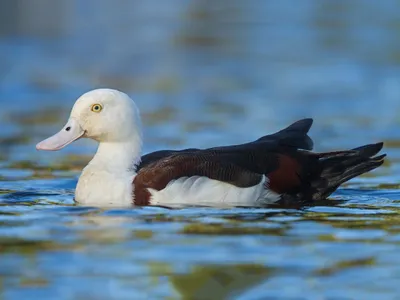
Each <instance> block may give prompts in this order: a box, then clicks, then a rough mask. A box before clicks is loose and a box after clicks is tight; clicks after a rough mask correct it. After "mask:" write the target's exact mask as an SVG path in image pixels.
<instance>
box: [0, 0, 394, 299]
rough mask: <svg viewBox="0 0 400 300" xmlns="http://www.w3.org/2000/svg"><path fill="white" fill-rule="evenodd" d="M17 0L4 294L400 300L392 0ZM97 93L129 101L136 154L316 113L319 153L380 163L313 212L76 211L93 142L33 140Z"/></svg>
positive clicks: (7, 36)
mask: <svg viewBox="0 0 400 300" xmlns="http://www.w3.org/2000/svg"><path fill="white" fill-rule="evenodd" d="M12 3H14V2H11V1H10V2H9V3H8V4H6V3H2V4H0V20H2V22H3V23H2V24H3V25H2V26H0V56H1V59H0V78H1V80H0V104H1V106H0V107H1V109H0V295H1V297H2V299H335V300H336V299H341V300H344V299H346V300H347V299H398V295H399V294H400V287H399V284H398V282H399V280H400V259H399V253H400V218H399V217H398V216H397V213H398V212H399V211H400V190H399V186H400V184H399V182H400V130H399V125H400V117H399V116H400V68H399V62H400V40H399V28H400V17H399V14H398V11H399V9H400V4H399V3H398V2H397V1H384V2H379V1H372V0H370V1H366V0H365V1H361V0H359V1H353V2H351V3H350V2H342V1H334V2H332V1H319V0H308V1H302V2H301V3H300V2H299V3H298V2H287V1H262V0H258V1H247V2H243V1H235V0H218V1H213V2H209V1H202V0H197V1H194V0H191V1H187V0H170V1H165V2H161V1H155V0H149V1H130V2H129V1H126V2H120V3H119V4H118V5H116V4H114V2H108V1H93V0H92V1H78V0H75V1H66V0H62V1H61V0H60V1H47V0H46V1H41V2H40V3H39V2H35V3H36V4H29V3H28V2H26V3H25V2H24V3H22V2H21V3H20V5H13V4H12ZM4 12H6V13H4ZM47 12H52V13H51V14H48V13H47ZM96 87H112V88H118V89H121V90H123V91H125V92H127V93H128V94H130V95H131V96H132V97H133V98H134V100H135V101H136V102H137V104H138V106H139V107H140V110H141V112H142V117H143V123H144V136H145V141H144V142H145V152H149V151H155V150H158V149H164V148H185V147H210V146H216V145H224V144H232V143H240V142H247V141H251V140H252V139H256V138H258V137H259V136H261V135H264V134H266V133H271V132H274V131H276V130H279V129H281V128H282V127H284V126H287V125H288V124H289V123H291V122H293V121H295V120H297V119H300V118H303V117H313V118H314V119H315V123H314V126H313V128H312V130H311V133H310V134H311V136H312V137H313V139H314V142H315V150H316V151H328V150H337V149H345V148H350V147H356V146H359V145H362V144H365V143H371V142H378V141H384V142H385V143H386V145H385V149H384V151H385V152H386V153H387V154H388V159H387V161H386V163H385V164H384V165H383V166H382V167H381V168H379V169H378V170H375V171H374V172H372V173H370V174H368V175H365V176H362V177H358V178H355V179H354V180H352V181H350V182H349V183H347V184H345V185H344V186H343V187H342V188H341V189H339V190H338V191H337V192H336V193H335V194H334V195H333V196H332V197H331V198H330V199H329V200H328V201H325V202H323V203H318V204H316V205H314V206H308V207H301V208H284V207H282V208H281V207H274V208H272V207H271V208H265V209H242V208H240V209H239V208H231V209H217V208H197V207H187V208H182V209H164V208H155V207H145V208H131V209H100V208H95V207H80V206H75V205H74V203H73V194H74V188H75V185H76V181H77V176H78V175H79V173H80V170H81V168H82V167H83V166H84V165H85V164H86V162H87V161H88V160H89V159H90V157H91V155H93V153H94V151H95V149H96V144H95V143H94V142H91V141H84V140H83V141H78V142H76V143H75V144H73V145H71V146H69V147H68V148H66V149H64V150H62V151H60V152H55V153H43V152H37V151H36V150H35V147H34V146H35V144H36V143H37V142H38V141H40V140H42V139H43V138H45V137H47V136H48V135H50V134H52V133H54V132H56V131H57V130H58V129H59V128H61V126H63V125H64V123H65V121H66V120H67V118H68V114H69V110H70V108H71V106H72V105H73V103H74V101H75V99H76V98H77V97H78V96H79V95H80V94H81V93H83V92H85V91H87V90H90V89H93V88H96Z"/></svg>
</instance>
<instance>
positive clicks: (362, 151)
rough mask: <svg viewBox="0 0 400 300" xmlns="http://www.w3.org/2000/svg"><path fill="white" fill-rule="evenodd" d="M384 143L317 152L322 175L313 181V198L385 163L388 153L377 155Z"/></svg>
mask: <svg viewBox="0 0 400 300" xmlns="http://www.w3.org/2000/svg"><path fill="white" fill-rule="evenodd" d="M382 147H383V143H377V144H369V145H365V146H361V147H358V148H354V149H352V150H349V151H338V152H329V153H317V154H316V155H317V156H318V158H319V159H318V160H319V166H320V168H321V169H320V171H321V173H320V176H319V177H318V179H315V180H314V181H312V182H311V189H310V191H312V192H311V195H309V196H311V198H312V200H321V199H325V198H326V197H328V196H329V195H330V194H332V193H333V192H334V191H335V190H336V189H337V188H338V187H339V186H340V185H341V184H343V183H344V182H346V181H348V180H350V179H352V178H354V177H356V176H359V175H361V174H363V173H366V172H369V171H371V170H373V169H375V168H377V167H379V166H380V165H382V164H383V162H384V158H385V156H386V154H382V155H379V156H375V155H376V154H377V153H378V152H379V151H381V149H382Z"/></svg>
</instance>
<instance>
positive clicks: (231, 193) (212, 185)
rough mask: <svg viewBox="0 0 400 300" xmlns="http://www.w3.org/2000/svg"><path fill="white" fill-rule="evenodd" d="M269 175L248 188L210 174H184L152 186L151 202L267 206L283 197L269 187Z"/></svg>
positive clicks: (160, 203) (161, 203) (157, 203)
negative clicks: (154, 186) (158, 185)
mask: <svg viewBox="0 0 400 300" xmlns="http://www.w3.org/2000/svg"><path fill="white" fill-rule="evenodd" d="M267 185H268V178H266V177H265V176H264V177H263V179H262V180H261V182H260V183H259V184H257V185H255V186H252V187H248V188H240V187H237V186H234V185H232V184H229V183H225V182H221V181H218V180H213V179H209V178H207V177H201V176H193V177H182V178H179V179H177V180H174V181H171V182H170V183H169V184H168V185H167V186H166V187H165V188H164V189H162V190H160V191H157V190H154V189H149V191H150V193H151V199H150V204H151V205H165V206H168V205H185V204H189V205H229V206H264V205H267V204H271V203H274V202H277V201H279V200H280V195H279V194H277V193H274V192H273V191H271V190H269V189H266V186H267Z"/></svg>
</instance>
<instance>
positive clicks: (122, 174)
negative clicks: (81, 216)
mask: <svg viewBox="0 0 400 300" xmlns="http://www.w3.org/2000/svg"><path fill="white" fill-rule="evenodd" d="M141 148H142V142H141V137H140V136H139V135H138V136H135V137H133V138H130V139H127V140H126V141H125V142H101V143H100V144H99V148H98V149H97V152H96V155H95V156H94V157H93V159H92V160H91V161H90V163H89V164H88V165H87V166H86V167H85V169H84V170H83V172H82V174H81V176H80V178H79V181H78V185H77V187H76V191H75V200H76V201H77V202H79V203H82V204H86V205H101V206H109V205H113V206H130V205H132V203H133V184H132V182H133V179H134V177H135V176H136V166H137V164H138V163H139V162H140V154H141Z"/></svg>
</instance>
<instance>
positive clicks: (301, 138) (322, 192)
mask: <svg viewBox="0 0 400 300" xmlns="http://www.w3.org/2000/svg"><path fill="white" fill-rule="evenodd" d="M312 123H313V119H311V118H307V119H302V120H299V121H297V122H294V123H293V124H291V125H290V126H288V127H287V128H284V129H282V130H280V131H278V132H276V133H273V134H269V135H265V136H263V137H261V138H259V139H257V140H254V141H251V142H247V143H243V144H237V145H229V146H217V147H213V148H206V149H197V148H188V149H181V150H179V149H178V150H159V151H156V152H151V153H148V154H146V155H143V156H142V144H143V143H142V140H143V139H142V123H141V118H140V114H139V110H138V108H137V106H136V104H135V102H134V101H133V100H132V99H131V98H130V97H129V96H128V95H127V94H126V93H124V92H121V91H118V90H115V89H108V88H100V89H95V90H91V91H89V92H87V93H85V94H83V95H82V96H80V97H79V98H78V99H77V100H76V102H75V104H74V106H73V107H72V110H71V113H70V116H69V119H68V121H67V123H66V124H65V126H64V127H63V128H62V129H61V130H60V131H59V132H58V133H56V134H55V135H53V136H51V137H49V138H47V139H45V140H43V141H41V142H39V143H38V144H37V145H36V149H37V150H44V151H56V150H60V149H62V148H64V147H66V146H67V145H69V144H71V143H72V142H74V141H76V140H79V139H81V138H88V139H92V140H94V141H97V142H98V148H97V152H96V154H95V155H94V157H93V158H92V160H91V161H90V162H89V163H88V164H87V166H86V167H85V168H84V169H83V170H82V172H81V175H80V176H79V179H78V182H77V185H76V189H75V197H74V200H75V202H76V203H77V204H80V205H90V206H150V205H153V206H166V207H170V206H173V205H194V206H196V205H199V206H208V205H211V206H214V205H216V206H218V205H229V206H240V207H246V206H247V207H248V206H250V207H265V206H268V205H271V204H276V203H280V202H284V201H294V202H295V203H310V202H316V201H320V200H324V199H326V198H328V197H329V196H330V195H331V194H332V193H333V192H334V191H335V190H336V189H337V188H338V187H339V186H341V185H342V184H343V183H344V182H347V181H348V180H350V179H352V178H354V177H356V176H359V175H361V174H363V173H366V172H369V171H371V170H373V169H375V168H377V167H379V166H381V165H382V164H383V162H384V158H385V154H381V155H378V153H379V152H380V151H381V149H382V147H383V143H382V142H379V143H374V144H368V145H364V146H361V147H357V148H354V149H350V150H342V151H333V152H313V151H312V150H313V144H314V143H313V140H312V139H311V138H310V137H309V135H308V132H309V130H310V128H311V126H312Z"/></svg>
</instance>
